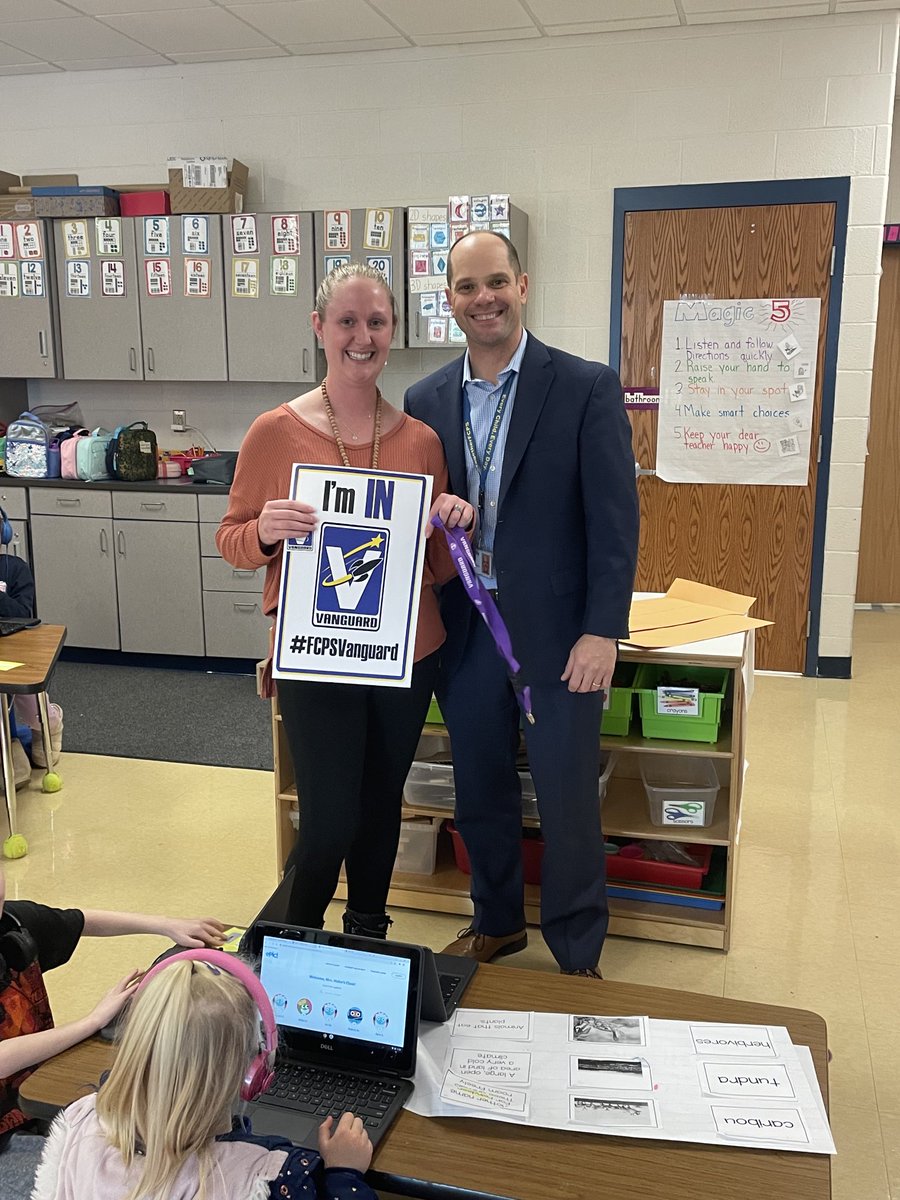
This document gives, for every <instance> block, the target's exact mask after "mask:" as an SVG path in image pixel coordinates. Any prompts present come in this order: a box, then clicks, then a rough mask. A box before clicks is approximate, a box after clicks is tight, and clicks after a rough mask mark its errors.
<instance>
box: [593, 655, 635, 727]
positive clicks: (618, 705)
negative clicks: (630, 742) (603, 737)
mask: <svg viewBox="0 0 900 1200" xmlns="http://www.w3.org/2000/svg"><path fill="white" fill-rule="evenodd" d="M636 671H637V663H617V665H616V669H615V672H614V673H613V681H612V687H611V688H610V689H609V691H608V692H607V707H606V708H604V710H603V719H602V721H601V722H600V732H601V733H605V734H608V735H609V736H610V737H624V736H625V735H626V734H627V733H628V731H629V729H630V728H631V710H632V708H633V696H634V676H635V672H636Z"/></svg>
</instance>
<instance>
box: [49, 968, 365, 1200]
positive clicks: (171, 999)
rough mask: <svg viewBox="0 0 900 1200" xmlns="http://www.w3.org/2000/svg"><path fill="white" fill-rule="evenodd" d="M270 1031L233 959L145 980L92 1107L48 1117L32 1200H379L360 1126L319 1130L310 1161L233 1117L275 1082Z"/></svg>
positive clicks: (264, 1007) (84, 1104)
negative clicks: (368, 1174)
mask: <svg viewBox="0 0 900 1200" xmlns="http://www.w3.org/2000/svg"><path fill="white" fill-rule="evenodd" d="M276 1042H277V1027H276V1024H275V1016H274V1013H273V1012H272V1006H271V1004H270V1002H269V998H268V996H267V995H266V993H265V991H264V989H263V987H262V985H261V984H260V982H259V980H258V979H257V978H256V976H255V975H254V974H253V972H252V971H251V970H250V968H249V967H247V966H245V965H244V963H242V962H241V961H240V960H239V959H236V958H235V957H234V956H233V955H230V954H223V953H222V952H221V951H218V950H187V951H185V952H184V953H183V954H175V955H172V956H171V957H170V958H167V959H163V960H162V962H160V963H157V965H156V966H155V967H152V968H151V970H150V971H148V973H147V975H146V976H145V977H144V979H143V980H142V982H141V984H140V986H139V988H138V990H137V994H136V996H135V998H134V1000H133V1001H132V1002H131V1009H130V1012H129V1014H128V1019H127V1021H126V1024H125V1029H124V1032H123V1034H122V1038H121V1042H120V1044H119V1049H118V1054H117V1055H116V1061H115V1063H114V1064H113V1067H112V1070H111V1071H110V1073H109V1077H108V1079H107V1080H106V1082H105V1083H104V1084H103V1086H102V1087H101V1089H100V1091H99V1093H97V1094H96V1095H91V1096H86V1097H85V1098H84V1099H82V1100H76V1102H75V1103H74V1104H71V1105H70V1106H69V1107H68V1108H67V1109H66V1110H65V1111H64V1112H62V1113H60V1115H59V1116H58V1117H57V1118H56V1120H55V1121H54V1123H53V1126H52V1127H51V1130H50V1135H49V1137H48V1139H47V1144H46V1146H45V1149H44V1154H43V1157H42V1159H41V1165H40V1166H39V1167H38V1171H37V1175H36V1177H35V1185H34V1191H33V1192H32V1200H82V1198H83V1197H87V1196H90V1197H91V1200H125V1198H126V1197H127V1200H151V1197H152V1200H194V1198H195V1197H196V1198H198V1200H299V1198H300V1197H303V1200H313V1198H315V1197H322V1198H324V1197H327V1198H328V1200H377V1197H376V1196H375V1193H374V1192H373V1191H372V1189H371V1188H370V1187H369V1186H368V1184H367V1183H366V1182H365V1180H364V1179H363V1173H364V1172H365V1171H366V1169H367V1168H368V1166H369V1163H370V1162H371V1159H372V1143H371V1142H370V1141H369V1135H368V1134H367V1133H366V1131H365V1128H364V1126H363V1123H362V1121H361V1120H360V1118H359V1117H354V1116H353V1114H352V1113H344V1115H343V1116H342V1117H341V1119H340V1121H339V1122H338V1123H337V1125H334V1126H333V1125H332V1120H331V1118H330V1117H328V1118H326V1120H325V1121H324V1123H323V1124H322V1126H321V1128H320V1130H319V1152H318V1153H317V1152H316V1151H314V1150H304V1149H301V1148H299V1147H297V1146H295V1145H294V1144H293V1143H292V1142H290V1141H288V1140H287V1139H286V1138H279V1137H255V1136H254V1135H253V1134H252V1133H251V1132H250V1129H249V1123H248V1122H247V1121H246V1120H243V1121H241V1120H237V1119H234V1118H233V1117H232V1111H233V1108H234V1104H235V1101H236V1100H237V1097H238V1095H240V1097H241V1099H243V1100H252V1099H254V1098H255V1097H256V1096H258V1095H260V1094H261V1093H262V1092H264V1091H265V1090H266V1088H267V1087H268V1086H269V1085H270V1084H271V1082H272V1071H273V1066H274V1060H275V1049H276Z"/></svg>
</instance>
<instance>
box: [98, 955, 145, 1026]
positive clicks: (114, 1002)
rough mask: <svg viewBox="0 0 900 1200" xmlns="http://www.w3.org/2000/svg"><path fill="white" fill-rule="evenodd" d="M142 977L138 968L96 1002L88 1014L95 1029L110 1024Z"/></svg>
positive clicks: (142, 973) (141, 972)
mask: <svg viewBox="0 0 900 1200" xmlns="http://www.w3.org/2000/svg"><path fill="white" fill-rule="evenodd" d="M143 977H144V972H143V971H142V970H140V968H138V969H137V970H134V971H130V972H129V973H128V974H127V975H126V976H125V978H124V979H120V980H119V982H118V983H117V984H116V985H115V986H114V987H111V988H110V989H109V991H108V992H107V993H106V995H105V996H103V997H102V999H101V1000H100V1001H98V1003H97V1004H96V1005H95V1006H94V1008H93V1009H92V1010H91V1014H90V1019H91V1022H92V1024H94V1025H96V1027H97V1029H102V1028H103V1026H104V1025H108V1024H109V1023H110V1021H111V1020H112V1019H113V1017H116V1016H118V1014H119V1013H120V1012H121V1011H122V1009H123V1008H124V1007H125V1003H126V1001H128V1000H129V999H130V998H131V997H132V995H133V994H134V991H135V988H136V987H137V985H138V984H139V983H140V981H141V979H143Z"/></svg>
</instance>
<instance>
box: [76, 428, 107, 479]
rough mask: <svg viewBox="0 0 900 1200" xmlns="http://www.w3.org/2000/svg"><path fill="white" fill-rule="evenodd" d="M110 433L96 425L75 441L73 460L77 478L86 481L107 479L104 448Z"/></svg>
mask: <svg viewBox="0 0 900 1200" xmlns="http://www.w3.org/2000/svg"><path fill="white" fill-rule="evenodd" d="M111 437H112V434H111V433H110V432H109V430H108V429H103V428H102V426H98V427H97V428H96V429H94V430H92V431H91V433H89V434H88V436H87V437H83V438H77V439H76V441H75V462H76V470H77V471H78V478H79V479H83V480H85V481H86V482H96V481H97V480H99V479H109V473H108V472H107V470H106V449H107V447H108V446H109V441H110V438H111Z"/></svg>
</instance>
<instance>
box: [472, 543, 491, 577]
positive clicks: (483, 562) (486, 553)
mask: <svg viewBox="0 0 900 1200" xmlns="http://www.w3.org/2000/svg"><path fill="white" fill-rule="evenodd" d="M475 561H476V563H477V564H478V574H479V575H485V576H486V577H487V578H488V579H490V578H492V577H493V574H494V556H493V554H492V553H491V551H490V550H484V549H483V548H481V547H479V548H478V549H477V550H476V551H475Z"/></svg>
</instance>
